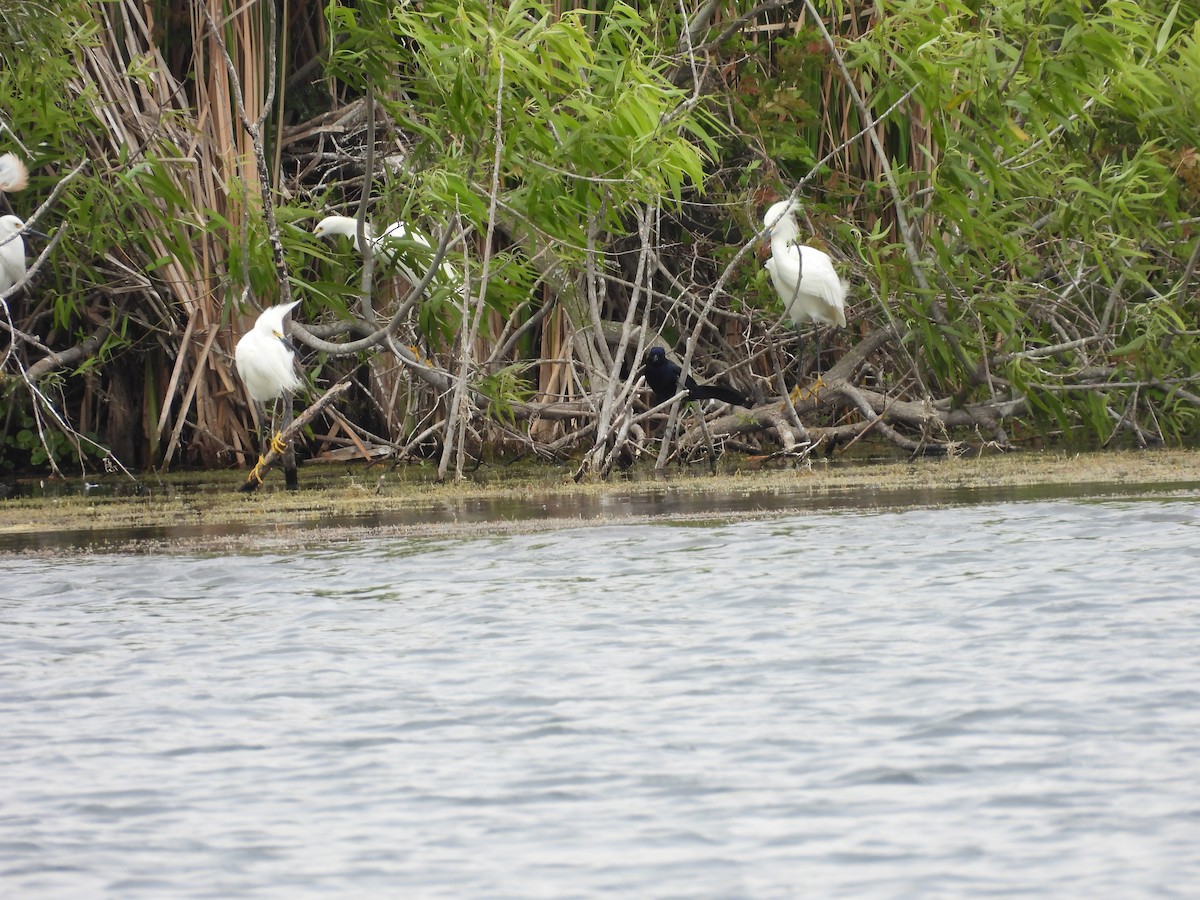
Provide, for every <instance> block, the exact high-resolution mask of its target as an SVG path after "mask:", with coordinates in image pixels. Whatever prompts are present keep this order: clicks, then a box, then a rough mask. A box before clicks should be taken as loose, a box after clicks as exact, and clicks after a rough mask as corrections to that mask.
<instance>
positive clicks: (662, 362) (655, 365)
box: [642, 347, 754, 409]
mask: <svg viewBox="0 0 1200 900" xmlns="http://www.w3.org/2000/svg"><path fill="white" fill-rule="evenodd" d="M642 374H643V375H644V376H646V384H648V385H650V390H652V391H654V402H655V403H665V402H666V401H668V400H670V399H671V398H672V397H674V396H675V395H676V394H677V393H679V384H680V377H679V376H680V375H682V374H683V372H682V370H681V369H680V368H679V366H677V365H675V363H673V362H671V361H670V360H669V359H667V351H666V350H664V349H663V348H662V347H651V348H650V352H649V353H647V354H646V364H645V365H644V366H642ZM683 386H684V387H685V388H687V399H688V400H722V401H724V402H725V403H732V404H734V405H735V406H744V407H746V408H747V409H749V408H750V407H751V406H753V405H754V404H753V403H751V402H750V401H749V400H748V399H746V395H745V394H743V393H742V392H741V391H739V390H736V389H735V388H731V387H726V386H725V385H723V384H697V383H696V379H695V378H693V377H692V376H691V375H689V376H688V377H687V378H686V379H684V380H683Z"/></svg>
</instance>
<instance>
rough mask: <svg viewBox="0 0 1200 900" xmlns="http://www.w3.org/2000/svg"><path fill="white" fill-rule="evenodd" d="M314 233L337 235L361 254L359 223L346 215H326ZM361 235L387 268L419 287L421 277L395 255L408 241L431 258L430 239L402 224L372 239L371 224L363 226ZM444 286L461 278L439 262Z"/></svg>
mask: <svg viewBox="0 0 1200 900" xmlns="http://www.w3.org/2000/svg"><path fill="white" fill-rule="evenodd" d="M313 234H315V235H317V236H318V237H323V236H327V235H334V234H340V235H344V236H346V237H348V238H351V239H352V240H353V241H354V249H355V250H357V251H358V252H359V253H362V245H361V244H359V242H358V220H357V219H352V218H350V217H349V216H326V217H325V218H324V219H322V220H321V221H320V222H318V223H317V227H316V228H314V229H313ZM363 235H364V237H366V239H367V240H368V241H369V242H370V244H371V252H372V253H375V254H378V255H379V256H380V257H382V259H383V261H384V262H386V263H387V264H389V265H394V266H395V267H396V270H397V271H399V272H400V274H401V275H403V276H404V278H405V280H407V281H408V283H409V284H413V285H416V284H420V283H421V279H422V278H424V277H425V276H424V275H418V274H417V273H416V272H415V271H413V269H412V268H411V267H410V266H409V265H408V264H407V263H406V262H405V261H404V259H403V258H401V257H400V255H399V254H398V253H397V251H398V250H400V249H401V248H400V247H399V246H398V242H400V241H411V242H412V243H414V244H420V245H421V246H422V247H425V248H426V249H427V250H429V251H430V254H429V255H430V256H432V255H433V245H432V244H430V243H429V238H427V237H425V235H423V234H421V233H420V232H419V231H414V230H413V229H410V228H409V227H408V226H407V225H405V224H404V223H403V222H393V223H392V224H391V225H389V226H388V227H387V228H385V229H384V231H383V234H382V235H380V236H379V237H375V232H374V230H373V229H372V228H371V223H370V222H364V223H363ZM440 280H441V281H442V282H443V283H445V284H455V285H457V284H458V283H459V282H460V281H461V280H462V279H461V278H460V277H459V275H458V272H457V271H456V270H455V268H454V266H452V265H450V264H449V263H447V262H443V263H442V278H441V279H440Z"/></svg>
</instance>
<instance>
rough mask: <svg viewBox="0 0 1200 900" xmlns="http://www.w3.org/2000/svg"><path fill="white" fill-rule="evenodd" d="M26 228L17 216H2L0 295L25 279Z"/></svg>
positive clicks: (0, 219)
mask: <svg viewBox="0 0 1200 900" xmlns="http://www.w3.org/2000/svg"><path fill="white" fill-rule="evenodd" d="M24 227H25V223H24V222H22V221H21V220H20V219H18V218H17V217H16V216H0V293H3V292H4V291H7V290H8V289H9V288H10V287H12V286H13V285H14V284H16V283H17V282H18V281H21V280H23V279H24V278H25V241H23V240H22V239H21V229H23V228H24Z"/></svg>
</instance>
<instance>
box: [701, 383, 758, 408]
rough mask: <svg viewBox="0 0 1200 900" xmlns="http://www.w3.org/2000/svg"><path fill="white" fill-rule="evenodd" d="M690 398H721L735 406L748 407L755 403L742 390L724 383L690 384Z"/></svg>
mask: <svg viewBox="0 0 1200 900" xmlns="http://www.w3.org/2000/svg"><path fill="white" fill-rule="evenodd" d="M688 399H689V400H720V401H722V402H724V403H732V404H733V405H734V406H744V407H746V409H749V408H750V407H752V406H753V405H754V404H753V403H751V402H750V401H749V400H748V399H747V397H746V395H745V394H743V393H742V392H741V391H739V390H737V389H736V388H731V387H726V386H725V385H723V384H697V385H694V386H693V385H688Z"/></svg>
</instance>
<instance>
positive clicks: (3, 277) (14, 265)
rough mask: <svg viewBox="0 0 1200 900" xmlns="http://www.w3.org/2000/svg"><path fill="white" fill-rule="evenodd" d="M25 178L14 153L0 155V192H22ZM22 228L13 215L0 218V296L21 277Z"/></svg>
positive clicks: (22, 269) (23, 256)
mask: <svg viewBox="0 0 1200 900" xmlns="http://www.w3.org/2000/svg"><path fill="white" fill-rule="evenodd" d="M28 175H29V173H28V172H27V171H26V169H25V163H23V162H21V159H20V157H18V156H17V154H15V153H5V154H3V155H0V191H3V192H4V193H6V194H7V193H11V192H12V191H19V190H22V189H23V188H24V187H25V181H26V179H27V178H28ZM24 227H25V223H24V222H22V221H21V220H20V219H19V218H17V217H16V216H0V293H3V292H4V291H7V290H8V289H9V288H10V287H12V286H13V285H14V284H16V283H17V282H18V281H20V280H21V279H23V278H24V277H25V241H24V240H23V239H22V238H21V235H20V234H18V232H20V230H21V229H22V228H24ZM13 235H16V237H13Z"/></svg>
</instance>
